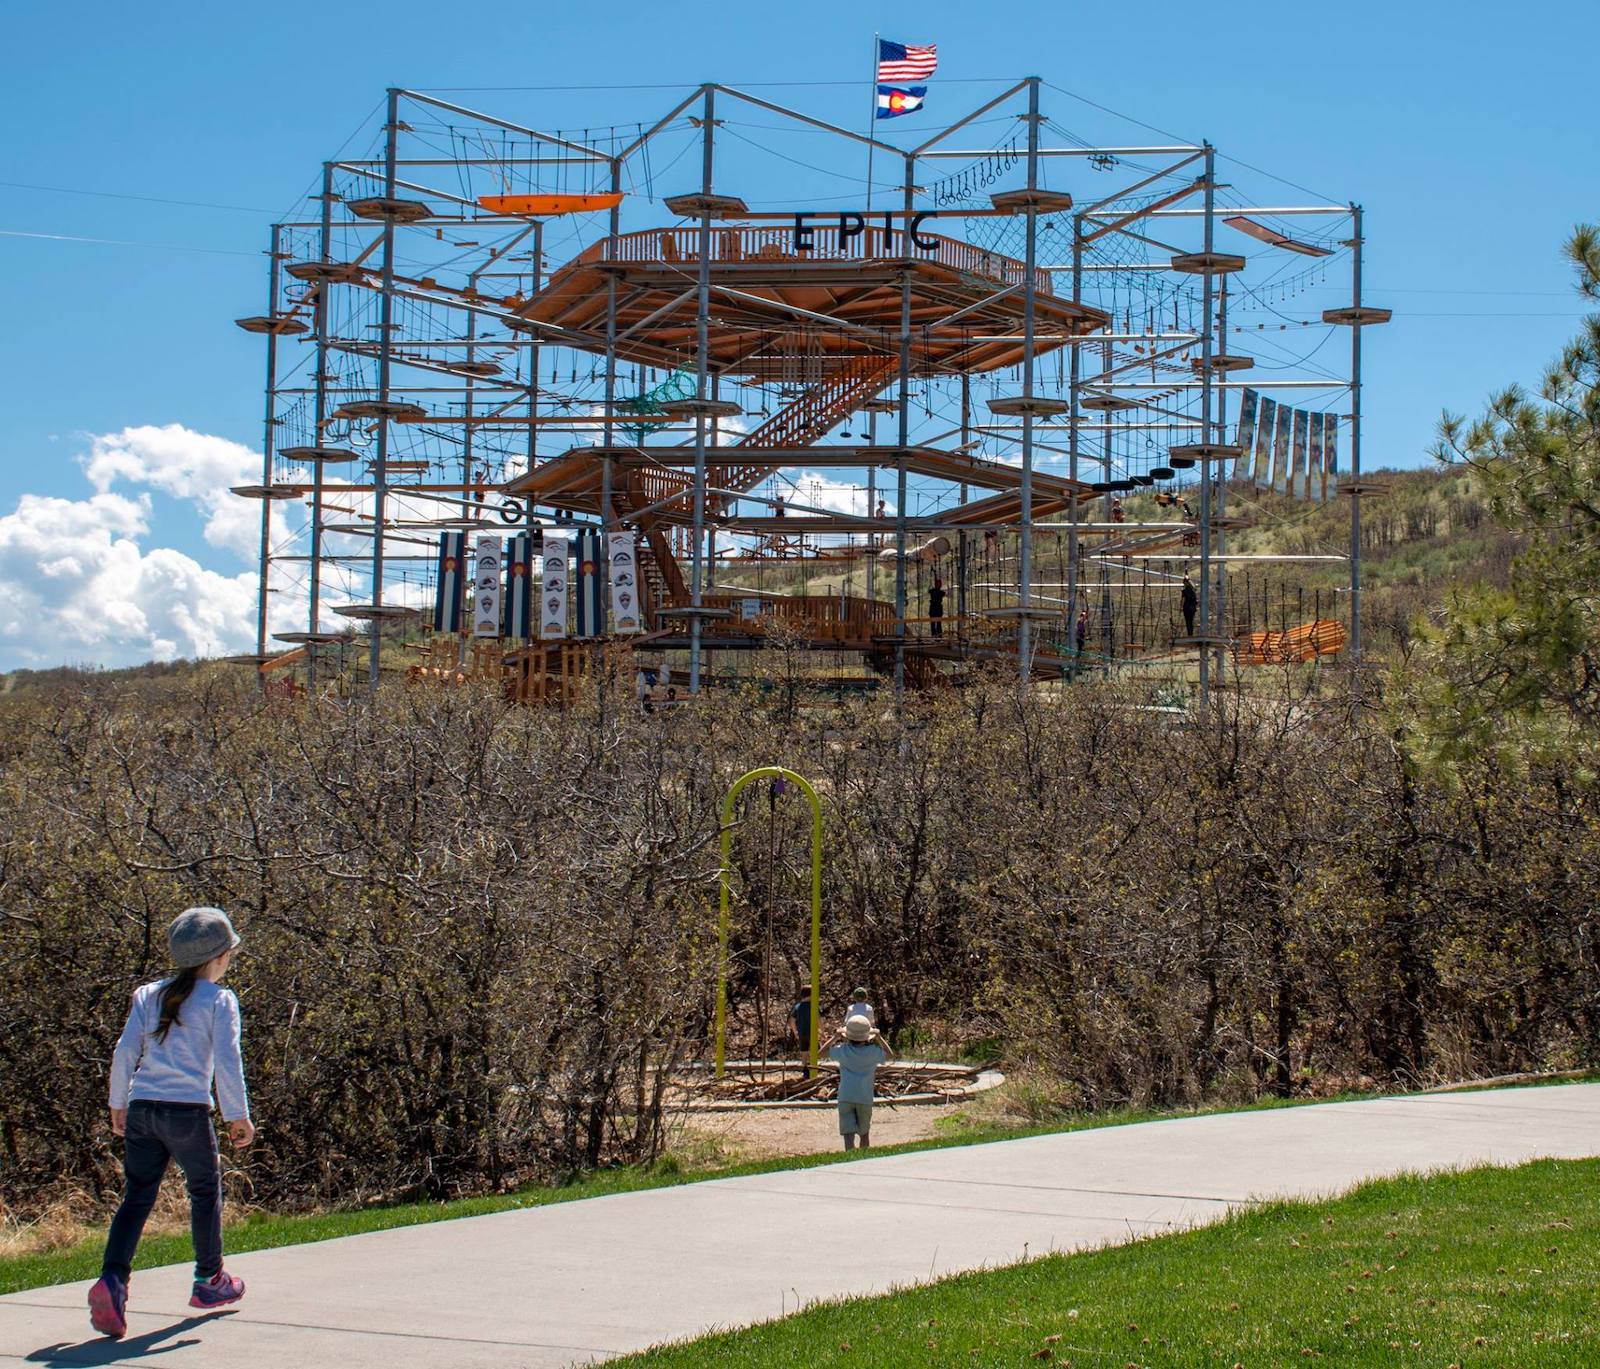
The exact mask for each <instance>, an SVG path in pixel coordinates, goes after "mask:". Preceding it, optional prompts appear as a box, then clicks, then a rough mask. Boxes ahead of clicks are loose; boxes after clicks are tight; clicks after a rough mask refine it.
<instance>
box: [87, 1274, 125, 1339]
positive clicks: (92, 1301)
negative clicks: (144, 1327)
mask: <svg viewBox="0 0 1600 1369" xmlns="http://www.w3.org/2000/svg"><path fill="white" fill-rule="evenodd" d="M127 1309H128V1285H127V1284H125V1283H123V1281H122V1280H121V1279H119V1278H118V1277H117V1276H116V1275H115V1274H102V1275H101V1276H100V1281H99V1282H98V1283H96V1284H95V1286H94V1287H93V1288H91V1289H90V1290H89V1325H91V1326H92V1327H94V1329H95V1330H96V1331H98V1332H99V1333H100V1334H101V1335H102V1336H110V1337H111V1339H112V1340H121V1339H122V1338H123V1337H124V1336H125V1335H127V1334H128V1318H127Z"/></svg>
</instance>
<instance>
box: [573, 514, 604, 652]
mask: <svg viewBox="0 0 1600 1369" xmlns="http://www.w3.org/2000/svg"><path fill="white" fill-rule="evenodd" d="M577 551H578V586H577V587H578V632H577V635H578V636H579V637H598V636H599V635H600V632H601V629H602V628H603V627H604V625H605V610H604V606H603V605H602V603H601V599H600V534H599V533H598V532H580V533H579V534H578V545H577Z"/></svg>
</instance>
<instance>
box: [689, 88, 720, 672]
mask: <svg viewBox="0 0 1600 1369" xmlns="http://www.w3.org/2000/svg"><path fill="white" fill-rule="evenodd" d="M715 117H716V91H715V90H714V89H713V88H712V87H711V86H707V87H706V88H705V104H704V106H703V107H702V115H701V118H702V120H703V122H702V124H701V128H700V143H701V151H700V193H701V195H702V196H704V202H703V203H702V204H701V208H700V271H699V288H698V290H697V299H696V303H695V321H694V327H695V376H694V394H695V398H696V399H697V400H699V401H700V405H699V407H698V408H697V409H696V411H695V416H694V542H693V545H692V546H691V548H690V553H691V556H692V558H693V560H692V562H691V569H690V578H689V606H690V608H692V609H693V610H694V612H693V613H691V614H690V616H689V693H690V694H698V693H699V692H700V631H701V624H700V609H701V608H702V607H703V605H704V591H705V530H706V415H705V400H706V396H707V392H708V387H707V384H706V382H707V378H708V376H709V374H710V368H711V202H710V201H711V172H712V166H713V161H712V156H713V152H712V147H713V137H712V132H713V129H714V128H715V124H714V122H713V121H714V119H715Z"/></svg>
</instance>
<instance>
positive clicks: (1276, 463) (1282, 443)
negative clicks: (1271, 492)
mask: <svg viewBox="0 0 1600 1369" xmlns="http://www.w3.org/2000/svg"><path fill="white" fill-rule="evenodd" d="M1293 426H1294V410H1293V409H1287V408H1285V407H1284V406H1283V405H1281V404H1280V405H1279V406H1278V430H1277V432H1276V433H1274V434H1273V438H1272V488H1273V489H1275V490H1277V492H1278V493H1279V494H1288V493H1289V432H1290V429H1291V428H1293Z"/></svg>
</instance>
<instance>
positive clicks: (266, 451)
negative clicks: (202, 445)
mask: <svg viewBox="0 0 1600 1369" xmlns="http://www.w3.org/2000/svg"><path fill="white" fill-rule="evenodd" d="M282 235H283V229H282V226H281V225H279V224H273V225H272V237H271V246H270V248H269V249H268V253H267V258H268V266H267V317H268V318H269V319H272V318H276V317H277V316H278V244H279V242H280V241H281V239H282ZM266 407H267V413H266V420H265V422H264V423H263V425H262V438H261V483H262V484H263V485H265V486H267V487H269V488H270V487H271V485H272V453H273V447H274V443H273V429H274V426H275V423H274V420H275V419H276V417H277V408H278V334H277V333H276V332H270V333H268V334H267V405H266ZM271 576H272V500H270V499H267V498H263V499H262V501H261V576H260V580H259V581H258V593H257V595H256V655H258V656H265V655H266V654H267V595H268V594H269V593H270V592H271V589H270V584H269V582H270V580H271ZM265 683H266V681H265V680H264V679H263V678H262V675H261V672H260V671H259V670H257V671H256V684H257V685H258V686H264V685H265Z"/></svg>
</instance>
